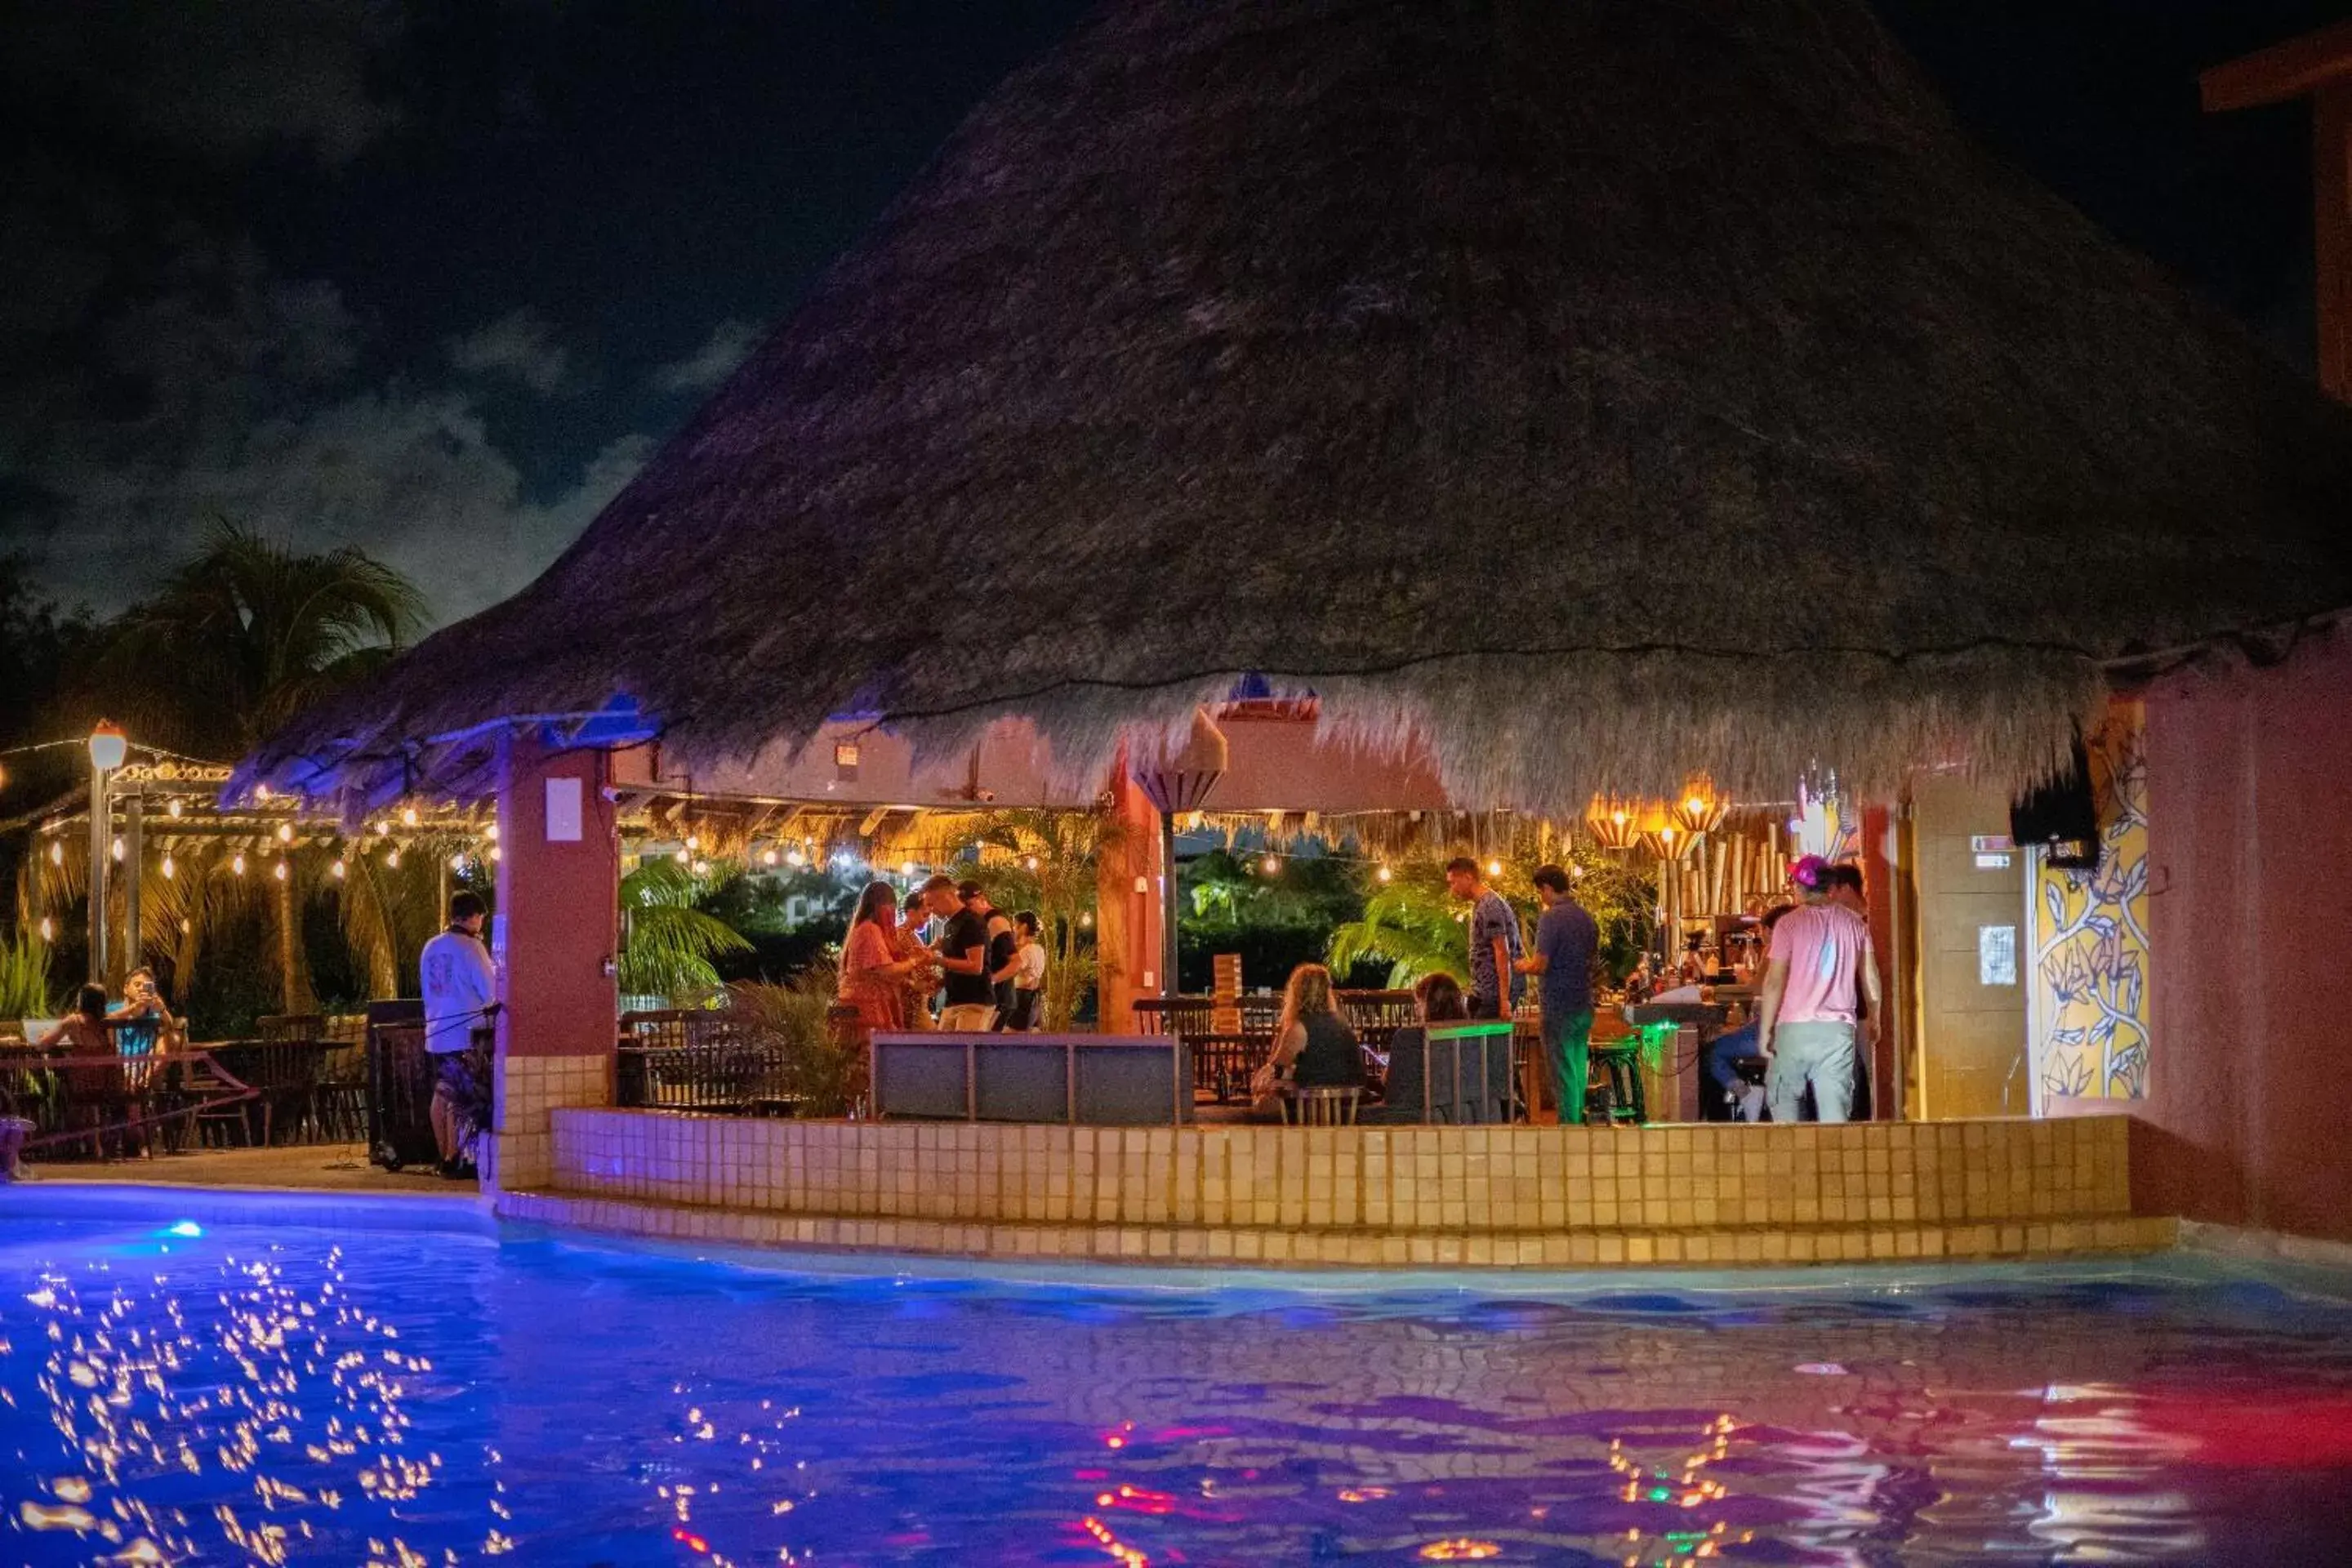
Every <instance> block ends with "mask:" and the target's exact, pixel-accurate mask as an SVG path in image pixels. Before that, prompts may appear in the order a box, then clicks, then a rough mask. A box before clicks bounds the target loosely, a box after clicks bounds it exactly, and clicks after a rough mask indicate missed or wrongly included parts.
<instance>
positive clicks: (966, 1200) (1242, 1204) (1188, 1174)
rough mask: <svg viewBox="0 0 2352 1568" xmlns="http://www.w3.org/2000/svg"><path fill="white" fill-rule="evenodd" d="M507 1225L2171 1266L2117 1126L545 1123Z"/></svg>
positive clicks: (693, 1234) (1312, 1254) (814, 1237)
mask: <svg viewBox="0 0 2352 1568" xmlns="http://www.w3.org/2000/svg"><path fill="white" fill-rule="evenodd" d="M547 1114H548V1116H549V1121H550V1125H551V1143H552V1152H551V1173H550V1179H549V1180H548V1182H547V1183H546V1184H544V1185H541V1184H530V1183H526V1182H521V1181H517V1180H513V1179H512V1175H513V1172H512V1168H511V1166H510V1167H509V1172H508V1179H506V1180H505V1181H504V1182H503V1183H502V1186H503V1187H504V1189H505V1190H504V1191H503V1192H502V1193H501V1194H500V1196H499V1213H500V1214H501V1215H505V1216H507V1217H510V1218H517V1219H528V1220H535V1221H541V1222H547V1223H553V1224H562V1225H573V1226H583V1227H585V1228H590V1229H596V1230H606V1231H617V1232H624V1233H629V1234H640V1235H653V1236H667V1237H688V1238H693V1239H702V1240H711V1241H723V1242H732V1243H743V1244H751V1245H772V1246H795V1247H860V1248H875V1249H879V1250H887V1251H904V1252H917V1253H952V1254H962V1255H973V1256H982V1257H1019V1258H1100V1259H1123V1260H1140V1261H1164V1262H1184V1263H1195V1262H1203V1261H1219V1260H1226V1259H1232V1260H1236V1261H1246V1262H1257V1263H1276V1264H1290V1265H1297V1264H1309V1265H1328V1266H1339V1267H1350V1268H1360V1267H1382V1266H1412V1265H1428V1264H1449V1263H1456V1264H1476V1265H1495V1266H1502V1267H1512V1266H1530V1267H1546V1268H1557V1267H1580V1266H1596V1265H1608V1264H1650V1263H1670V1264H1699V1265H1707V1266H1715V1265H1722V1264H1790V1263H1826V1262H1844V1261H1863V1260H1878V1259H1889V1260H1893V1259H1922V1258H1999V1257H2046V1256H2058V1255H2063V1254H2067V1253H2080V1252H2113V1251H2135V1250H2146V1249H2151V1248H2157V1247H2167V1246H2169V1245H2170V1244H2171V1242H2172V1239H2173V1230H2174V1227H2173V1223H2172V1221H2171V1220H2169V1219H2168V1218H2153V1217H2146V1216H2137V1215H2134V1214H2133V1212H2132V1207H2131V1197H2130V1194H2131V1181H2130V1167H2129V1160H2130V1148H2129V1142H2128V1129H2127V1126H2126V1122H2125V1121H2124V1120H2123V1119H2121V1118H2105V1117H2102V1118H2084V1119H2077V1120H2072V1121H2023V1120H2017V1121H1971V1122H1956V1123H1955V1122H1946V1123H1930V1124H1906V1123H1885V1124H1880V1123H1867V1124H1859V1125H1853V1126H1844V1127H1822V1126H1818V1125H1801V1126H1790V1127H1774V1126H1763V1127H1745V1126H1742V1127H1680V1126H1677V1127H1651V1128H1643V1129H1638V1130H1635V1129H1622V1130H1609V1129H1598V1128H1595V1129H1586V1128H1565V1129H1563V1128H1551V1127H1500V1128H1466V1127H1412V1128H1279V1127H1265V1128H1197V1127H1188V1128H1171V1127H1158V1128H1086V1127H1079V1128H1072V1127H1059V1126H1037V1125H1019V1126H1007V1125H989V1124H981V1125H971V1124H947V1125H923V1124H912V1125H909V1124H901V1123H887V1122H884V1123H876V1122H863V1123H860V1122H803V1121H759V1120H743V1119H730V1118H711V1117H695V1116H682V1115H674V1114H667V1113H662V1112H650V1111H632V1110H604V1109H562V1108H558V1109H553V1110H550V1111H549V1112H547Z"/></svg>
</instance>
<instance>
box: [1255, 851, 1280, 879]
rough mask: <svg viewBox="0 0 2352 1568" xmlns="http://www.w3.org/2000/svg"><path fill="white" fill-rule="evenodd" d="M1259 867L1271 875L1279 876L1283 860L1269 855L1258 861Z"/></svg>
mask: <svg viewBox="0 0 2352 1568" xmlns="http://www.w3.org/2000/svg"><path fill="white" fill-rule="evenodd" d="M1258 869H1259V870H1261V871H1264V872H1265V874H1266V875H1267V876H1269V877H1273V876H1277V875H1279V874H1280V873H1281V870H1282V862H1281V861H1280V860H1278V859H1276V858H1275V857H1273V856H1271V855H1269V856H1267V857H1266V858H1265V859H1263V860H1261V861H1259V862H1258Z"/></svg>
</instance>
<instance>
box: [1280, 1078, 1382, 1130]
mask: <svg viewBox="0 0 2352 1568" xmlns="http://www.w3.org/2000/svg"><path fill="white" fill-rule="evenodd" d="M1363 1098H1364V1091H1363V1090H1362V1089H1359V1088H1357V1087H1356V1086H1355V1085H1353V1084H1346V1085H1339V1084H1307V1085H1304V1086H1297V1085H1294V1086H1293V1087H1292V1088H1291V1089H1290V1091H1289V1092H1288V1093H1287V1094H1285V1095H1284V1096H1283V1097H1282V1120H1283V1121H1285V1122H1287V1123H1289V1124H1291V1125H1293V1126H1297V1127H1353V1126H1354V1125H1355V1124H1356V1109H1357V1107H1358V1105H1359V1104H1360V1102H1361V1101H1362V1100H1363Z"/></svg>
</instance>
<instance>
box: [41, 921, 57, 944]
mask: <svg viewBox="0 0 2352 1568" xmlns="http://www.w3.org/2000/svg"><path fill="white" fill-rule="evenodd" d="M41 940H42V941H43V942H55V941H57V940H58V928H57V927H56V926H54V925H52V924H50V923H49V917H48V916H47V915H43V916H42V917H41Z"/></svg>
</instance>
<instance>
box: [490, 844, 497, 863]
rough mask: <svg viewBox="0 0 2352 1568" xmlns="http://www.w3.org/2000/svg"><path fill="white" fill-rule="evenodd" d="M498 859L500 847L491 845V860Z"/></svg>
mask: <svg viewBox="0 0 2352 1568" xmlns="http://www.w3.org/2000/svg"><path fill="white" fill-rule="evenodd" d="M489 858H490V859H492V860H494V861H495V860H496V859H497V858H499V847H498V846H497V845H495V844H493V845H491V846H490V851H489Z"/></svg>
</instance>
